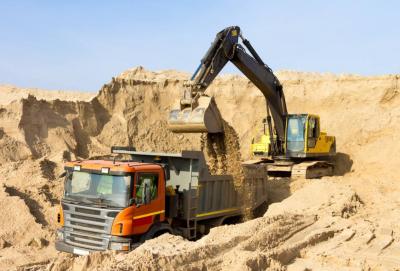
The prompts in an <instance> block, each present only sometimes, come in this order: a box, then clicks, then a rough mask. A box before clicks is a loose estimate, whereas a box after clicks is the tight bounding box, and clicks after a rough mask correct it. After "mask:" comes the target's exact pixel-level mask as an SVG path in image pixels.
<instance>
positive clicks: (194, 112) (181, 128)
mask: <svg viewBox="0 0 400 271" xmlns="http://www.w3.org/2000/svg"><path fill="white" fill-rule="evenodd" d="M168 129H169V130H171V131H172V132H174V133H222V132H223V128H222V119H221V115H220V113H219V110H218V108H217V105H216V103H215V101H214V98H212V97H208V96H201V97H199V98H198V99H197V100H196V102H195V103H192V105H187V106H184V105H182V103H181V102H179V104H177V105H176V106H174V107H173V109H172V110H171V111H170V113H169V118H168Z"/></svg>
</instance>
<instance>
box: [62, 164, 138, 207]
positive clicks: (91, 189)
mask: <svg viewBox="0 0 400 271" xmlns="http://www.w3.org/2000/svg"><path fill="white" fill-rule="evenodd" d="M130 183H131V177H130V176H115V175H103V174H95V173H89V172H82V171H73V172H69V174H67V177H66V183H65V199H70V200H74V201H79V202H81V203H86V204H94V205H100V206H105V207H126V206H127V205H128V201H129V198H130Z"/></svg>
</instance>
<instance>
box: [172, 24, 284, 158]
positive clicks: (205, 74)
mask: <svg viewBox="0 0 400 271" xmlns="http://www.w3.org/2000/svg"><path fill="white" fill-rule="evenodd" d="M239 39H241V40H242V42H243V45H244V46H245V47H246V48H247V50H248V51H249V52H250V54H249V53H247V52H246V50H245V48H244V47H243V46H242V45H241V44H240V43H239ZM228 61H230V62H232V63H233V64H234V65H235V66H236V67H237V68H238V69H239V70H240V71H241V72H242V73H243V74H244V75H245V76H246V77H247V78H248V79H249V80H250V81H251V82H252V83H253V84H254V85H255V86H256V87H257V88H258V89H259V90H260V91H261V92H262V93H263V95H264V97H265V99H266V106H267V112H269V111H270V112H271V115H272V118H273V121H274V127H275V132H276V135H277V142H276V143H277V144H276V146H275V148H277V149H276V150H275V151H276V152H282V151H283V144H284V138H285V125H286V124H285V123H286V116H287V108H286V102H285V96H284V93H283V91H282V85H281V84H280V82H279V80H278V79H277V78H276V76H275V75H274V74H273V72H272V70H271V69H270V68H269V67H268V66H267V65H266V64H264V62H263V61H262V60H261V58H260V57H259V56H258V54H257V52H256V51H255V50H254V48H253V47H252V46H251V44H250V42H249V41H248V40H247V39H245V38H243V36H242V35H241V32H240V28H239V27H238V26H232V27H228V28H225V29H224V30H222V31H220V32H219V33H218V34H217V35H216V37H215V40H214V42H213V43H212V44H211V46H210V48H209V49H208V51H207V52H206V54H205V55H204V57H203V58H202V59H201V63H200V66H199V67H198V68H197V70H196V72H195V73H194V74H193V76H192V78H191V80H190V81H189V82H188V83H187V84H186V89H185V92H184V98H183V99H181V101H180V104H179V107H180V108H179V109H176V108H175V110H172V111H171V113H170V118H169V124H170V129H171V130H172V131H174V132H220V129H219V128H218V127H220V125H219V124H218V123H217V122H218V121H220V120H219V118H220V116H219V112H218V111H217V110H216V109H215V108H212V107H213V106H214V105H215V102H214V101H213V99H210V98H208V97H207V98H205V94H204V92H205V91H206V89H207V88H208V86H209V85H210V84H211V83H212V81H213V80H214V79H215V77H216V76H217V75H218V74H219V73H220V71H221V70H222V69H223V68H224V66H225V65H226V63H228ZM185 110H186V111H185ZM196 110H197V112H196ZM199 114H203V115H204V117H199ZM200 119H201V121H202V122H203V123H202V124H203V126H202V125H201V123H199V121H200ZM269 119H270V118H269ZM269 126H270V127H271V125H269ZM187 127H190V128H189V129H186V128H187ZM270 135H271V137H272V133H270Z"/></svg>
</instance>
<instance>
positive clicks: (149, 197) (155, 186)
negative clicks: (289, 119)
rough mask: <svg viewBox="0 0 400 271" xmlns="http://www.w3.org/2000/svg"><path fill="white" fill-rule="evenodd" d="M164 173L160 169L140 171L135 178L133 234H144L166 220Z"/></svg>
mask: <svg viewBox="0 0 400 271" xmlns="http://www.w3.org/2000/svg"><path fill="white" fill-rule="evenodd" d="M164 195H165V184H164V175H163V174H162V172H161V170H160V171H138V172H137V173H136V174H135V178H134V187H133V196H134V198H135V209H134V211H133V221H132V224H133V234H143V233H145V232H147V231H148V230H149V228H150V227H151V225H153V224H154V223H157V222H160V221H164V217H165V216H164V214H165V196H164Z"/></svg>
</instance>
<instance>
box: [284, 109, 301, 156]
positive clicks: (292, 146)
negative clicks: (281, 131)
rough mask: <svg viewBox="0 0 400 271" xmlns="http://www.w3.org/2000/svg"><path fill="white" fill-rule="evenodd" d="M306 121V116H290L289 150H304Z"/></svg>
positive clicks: (288, 131) (288, 130)
mask: <svg viewBox="0 0 400 271" xmlns="http://www.w3.org/2000/svg"><path fill="white" fill-rule="evenodd" d="M305 123H306V117H305V116H296V117H289V119H288V129H287V149H288V150H289V151H295V152H299V151H303V150H304V130H305Z"/></svg>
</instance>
